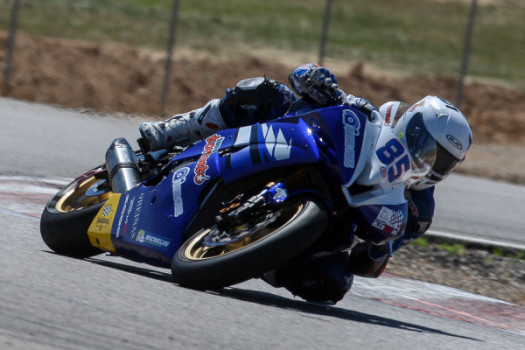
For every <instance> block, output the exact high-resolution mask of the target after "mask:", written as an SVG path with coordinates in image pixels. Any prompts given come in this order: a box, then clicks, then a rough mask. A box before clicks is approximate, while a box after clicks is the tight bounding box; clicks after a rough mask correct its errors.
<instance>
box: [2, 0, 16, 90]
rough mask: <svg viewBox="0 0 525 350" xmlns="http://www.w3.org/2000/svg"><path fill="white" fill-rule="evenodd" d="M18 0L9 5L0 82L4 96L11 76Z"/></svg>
mask: <svg viewBox="0 0 525 350" xmlns="http://www.w3.org/2000/svg"><path fill="white" fill-rule="evenodd" d="M19 5H20V0H15V1H14V2H13V6H12V7H11V20H10V21H9V36H8V39H7V55H6V59H5V67H4V72H3V73H4V83H3V84H2V95H3V96H6V95H7V93H8V92H9V80H10V78H11V62H12V59H13V51H14V50H15V37H16V26H17V23H18V8H19Z"/></svg>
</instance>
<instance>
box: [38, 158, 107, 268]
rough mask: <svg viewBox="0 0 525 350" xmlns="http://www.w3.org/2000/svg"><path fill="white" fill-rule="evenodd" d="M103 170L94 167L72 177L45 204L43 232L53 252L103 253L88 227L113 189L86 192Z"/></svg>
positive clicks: (83, 255) (41, 230)
mask: <svg viewBox="0 0 525 350" xmlns="http://www.w3.org/2000/svg"><path fill="white" fill-rule="evenodd" d="M97 171H98V173H97ZM102 172H103V170H102V169H101V168H98V169H94V170H92V171H90V172H88V173H86V174H85V175H83V176H82V177H81V178H80V179H77V180H74V181H72V182H71V183H70V184H69V185H67V186H66V187H64V188H63V189H62V190H60V191H59V192H58V193H57V194H56V195H55V196H54V197H53V198H52V199H51V200H50V201H49V202H48V204H47V205H46V207H45V208H44V211H43V212H42V217H41V219H40V233H41V235H42V239H43V240H44V242H45V243H46V245H47V246H48V247H49V248H51V249H52V250H53V251H54V252H56V253H58V254H63V255H67V256H72V257H76V258H87V257H90V256H93V255H97V254H101V253H103V251H102V250H100V249H98V248H95V247H94V246H92V245H91V243H90V242H89V238H88V235H87V231H88V228H89V226H90V225H91V222H92V221H93V219H94V218H95V216H96V214H97V213H98V211H99V210H100V208H102V206H103V205H104V203H105V202H106V200H107V198H109V196H110V195H111V191H109V190H108V191H103V193H101V194H99V195H96V196H87V195H86V191H87V190H88V189H89V188H90V187H91V186H93V185H94V184H95V183H96V182H97V181H98V180H99V179H98V177H100V174H101V173H102ZM97 174H98V175H97ZM96 175H97V176H96Z"/></svg>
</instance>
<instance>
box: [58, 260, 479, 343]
mask: <svg viewBox="0 0 525 350" xmlns="http://www.w3.org/2000/svg"><path fill="white" fill-rule="evenodd" d="M50 253H52V252H50ZM85 260H86V261H89V262H91V263H94V264H98V265H102V266H106V267H110V268H114V269H118V270H121V271H126V272H129V273H133V274H136V275H140V276H144V277H148V278H153V279H156V280H159V281H164V282H169V283H172V284H173V285H175V286H178V285H177V284H176V283H174V282H173V279H172V277H171V273H164V272H161V271H157V270H152V269H149V268H143V267H138V266H133V265H126V264H121V263H118V262H111V261H107V260H100V259H97V258H88V259H85ZM178 287H180V288H184V287H182V286H178ZM194 291H195V292H196V293H211V294H214V295H218V296H223V297H227V298H232V299H236V300H242V301H246V302H250V303H255V304H260V305H265V306H271V307H277V308H280V309H285V310H290V311H296V312H303V313H309V314H313V315H319V316H327V317H335V318H339V319H342V320H347V321H354V322H361V323H368V324H372V325H379V326H384V327H390V328H396V329H401V330H408V331H412V332H420V333H433V334H441V335H447V336H451V337H456V338H462V339H468V340H474V341H481V340H480V339H475V338H471V337H465V336H461V335H457V334H452V333H448V332H444V331H442V330H439V329H435V328H430V327H425V326H422V325H418V324H414V323H408V322H403V321H399V320H395V319H391V318H387V317H381V316H377V315H372V314H367V313H364V312H358V311H353V310H348V309H343V308H340V307H336V306H326V305H320V304H314V303H308V302H306V301H302V300H294V299H289V298H285V297H282V296H279V295H275V294H272V293H268V292H264V291H254V290H249V289H242V288H237V287H226V288H223V289H219V290H215V291H202V290H194Z"/></svg>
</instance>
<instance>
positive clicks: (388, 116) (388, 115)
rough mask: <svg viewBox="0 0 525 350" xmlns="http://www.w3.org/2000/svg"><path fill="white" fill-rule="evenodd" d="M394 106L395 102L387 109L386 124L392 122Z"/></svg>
mask: <svg viewBox="0 0 525 350" xmlns="http://www.w3.org/2000/svg"><path fill="white" fill-rule="evenodd" d="M393 107H394V105H393V104H390V105H389V106H388V108H387V110H386V115H385V124H386V125H389V124H390V118H391V117H392V108H393Z"/></svg>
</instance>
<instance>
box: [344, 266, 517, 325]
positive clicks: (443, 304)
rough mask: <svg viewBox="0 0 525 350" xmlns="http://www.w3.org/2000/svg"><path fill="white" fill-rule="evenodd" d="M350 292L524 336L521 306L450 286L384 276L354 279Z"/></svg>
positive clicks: (388, 275) (390, 303)
mask: <svg viewBox="0 0 525 350" xmlns="http://www.w3.org/2000/svg"><path fill="white" fill-rule="evenodd" d="M451 278H453V276H451ZM351 293H352V294H356V295H359V296H362V297H366V298H369V299H372V300H376V301H380V302H383V303H386V304H389V305H393V306H396V307H401V308H405V309H411V310H415V311H419V312H424V313H427V314H431V315H434V316H440V317H445V318H449V319H454V320H458V321H462V322H468V323H473V324H477V325H480V326H486V327H491V328H497V329H503V330H509V331H513V332H517V333H521V334H525V306H519V305H515V304H510V303H506V302H504V301H501V300H498V299H494V298H489V297H485V296H481V295H477V294H473V293H469V292H465V291H462V290H459V289H455V288H451V287H446V286H442V285H438V284H432V283H426V282H421V281H416V280H412V279H408V278H404V277H399V276H395V275H391V274H384V275H382V276H381V277H379V278H377V279H368V278H356V280H355V282H354V286H353V287H352V289H351Z"/></svg>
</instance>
